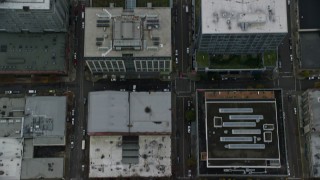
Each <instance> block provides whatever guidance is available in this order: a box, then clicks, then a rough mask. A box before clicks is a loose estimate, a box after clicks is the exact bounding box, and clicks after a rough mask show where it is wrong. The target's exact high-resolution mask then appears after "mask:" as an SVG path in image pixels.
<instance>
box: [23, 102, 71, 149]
mask: <svg viewBox="0 0 320 180" xmlns="http://www.w3.org/2000/svg"><path fill="white" fill-rule="evenodd" d="M66 103H67V100H66V97H65V96H34V97H27V98H26V106H25V113H26V115H28V116H26V117H25V121H24V126H23V130H24V136H25V137H33V143H34V145H35V146H53V145H65V133H66V117H67V116H66V115H67V114H66V111H67V107H66Z"/></svg>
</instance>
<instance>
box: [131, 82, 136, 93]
mask: <svg viewBox="0 0 320 180" xmlns="http://www.w3.org/2000/svg"><path fill="white" fill-rule="evenodd" d="M136 88H137V86H136V85H135V84H134V85H133V86H132V91H133V92H136Z"/></svg>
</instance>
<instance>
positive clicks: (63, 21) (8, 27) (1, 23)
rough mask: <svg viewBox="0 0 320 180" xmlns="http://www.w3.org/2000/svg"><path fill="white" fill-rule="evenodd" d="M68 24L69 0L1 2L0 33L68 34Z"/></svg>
mask: <svg viewBox="0 0 320 180" xmlns="http://www.w3.org/2000/svg"><path fill="white" fill-rule="evenodd" d="M68 23H69V4H68V1H67V0H59V1H56V0H36V1H35V0H2V1H0V31H4V32H16V33H20V32H21V31H23V32H67V28H68Z"/></svg>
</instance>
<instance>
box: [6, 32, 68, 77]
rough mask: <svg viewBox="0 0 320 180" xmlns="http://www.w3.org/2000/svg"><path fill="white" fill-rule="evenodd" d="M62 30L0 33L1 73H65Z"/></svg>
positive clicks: (63, 35)
mask: <svg viewBox="0 0 320 180" xmlns="http://www.w3.org/2000/svg"><path fill="white" fill-rule="evenodd" d="M65 37H66V36H65V34H64V33H45V34H44V33H37V34H28V33H26V34H22V33H0V39H1V42H0V59H2V61H0V73H16V74H35V73H64V72H65V71H66V62H65V42H66V41H65Z"/></svg>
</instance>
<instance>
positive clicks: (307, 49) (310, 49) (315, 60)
mask: <svg viewBox="0 0 320 180" xmlns="http://www.w3.org/2000/svg"><path fill="white" fill-rule="evenodd" d="M319 2H320V1H319ZM299 34H300V51H301V68H303V69H318V68H320V61H319V59H320V51H319V49H320V36H319V32H300V33H299Z"/></svg>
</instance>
